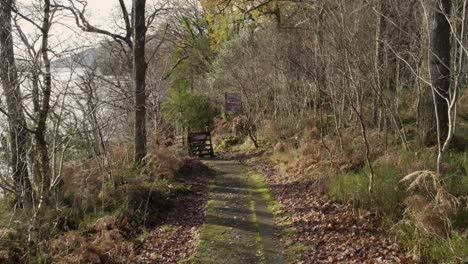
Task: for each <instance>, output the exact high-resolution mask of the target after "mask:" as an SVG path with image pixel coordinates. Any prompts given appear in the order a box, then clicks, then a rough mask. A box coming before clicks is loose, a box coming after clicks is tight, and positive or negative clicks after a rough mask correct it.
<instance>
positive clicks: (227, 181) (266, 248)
mask: <svg viewBox="0 0 468 264" xmlns="http://www.w3.org/2000/svg"><path fill="white" fill-rule="evenodd" d="M207 164H209V165H211V166H212V167H214V169H216V170H217V171H218V174H217V177H216V180H215V182H214V183H213V184H212V186H211V188H210V189H211V191H210V193H211V194H210V201H209V202H208V205H207V209H206V219H205V224H204V225H203V226H202V228H201V231H200V241H199V244H198V246H197V249H196V252H195V254H194V255H193V257H192V258H191V260H190V261H191V262H192V263H228V264H229V263H283V262H282V258H281V257H279V255H281V252H280V251H279V250H277V249H275V248H273V247H272V246H271V245H270V244H271V240H272V237H270V236H269V232H265V230H267V231H268V228H274V227H273V226H271V224H272V223H273V220H272V216H271V215H270V214H266V213H265V212H264V210H266V206H265V205H266V204H269V203H270V202H271V196H269V194H268V189H267V188H266V187H265V186H264V185H259V184H257V183H258V182H257V179H256V177H255V175H253V174H251V173H249V172H248V171H247V169H246V168H245V167H244V166H242V165H240V164H239V163H237V162H235V161H219V160H218V161H208V162H207ZM260 194H261V196H259V195H260ZM259 197H261V200H262V201H259V199H258V198H259ZM266 197H268V200H270V201H267V199H265V198H266ZM269 220H271V221H269ZM275 242H277V241H275ZM274 254H277V255H275V256H274V258H273V257H272V256H273V255H274ZM272 259H275V260H274V261H273V262H272Z"/></svg>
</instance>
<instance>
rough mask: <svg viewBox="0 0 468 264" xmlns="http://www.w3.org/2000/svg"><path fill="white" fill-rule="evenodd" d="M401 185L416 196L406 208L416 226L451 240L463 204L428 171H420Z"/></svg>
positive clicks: (404, 180)
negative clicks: (455, 220) (453, 226)
mask: <svg viewBox="0 0 468 264" xmlns="http://www.w3.org/2000/svg"><path fill="white" fill-rule="evenodd" d="M400 182H402V183H406V184H408V191H409V192H411V193H413V195H412V196H409V197H408V198H407V199H406V200H405V205H406V207H407V209H406V215H407V216H408V217H409V218H410V219H411V220H412V221H413V223H414V225H415V226H416V227H417V228H418V229H419V230H420V231H422V232H424V233H426V234H428V235H436V236H438V237H440V238H448V237H449V236H450V234H451V232H452V230H451V226H452V225H451V223H452V219H453V217H454V216H455V215H456V214H457V212H458V208H459V205H460V201H459V200H458V199H457V198H456V197H454V196H453V195H451V194H450V193H448V192H447V190H445V188H444V187H442V185H441V183H440V179H439V177H438V176H437V174H436V173H435V172H433V171H428V170H424V171H416V172H413V173H410V174H408V175H407V176H405V177H404V178H403V179H402V180H401V181H400Z"/></svg>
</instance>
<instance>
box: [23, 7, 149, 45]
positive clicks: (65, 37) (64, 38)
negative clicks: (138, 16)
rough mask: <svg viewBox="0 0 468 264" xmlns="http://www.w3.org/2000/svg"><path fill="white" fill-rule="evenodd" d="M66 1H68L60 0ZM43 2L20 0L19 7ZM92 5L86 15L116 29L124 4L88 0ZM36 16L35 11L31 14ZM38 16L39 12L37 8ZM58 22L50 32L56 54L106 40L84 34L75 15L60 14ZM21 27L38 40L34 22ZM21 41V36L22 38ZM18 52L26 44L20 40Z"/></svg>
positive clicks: (108, 27)
mask: <svg viewBox="0 0 468 264" xmlns="http://www.w3.org/2000/svg"><path fill="white" fill-rule="evenodd" d="M57 1H60V2H62V3H63V4H66V3H67V2H68V0H57ZM157 1H158V0H147V6H148V5H152V4H155V3H156V2H157ZM39 2H42V0H17V3H18V6H19V7H20V9H21V10H27V9H28V8H29V9H30V8H31V7H32V6H33V5H34V3H36V5H37V3H39ZM87 2H88V6H87V8H86V10H87V11H86V17H87V19H88V20H89V21H90V23H91V24H92V25H94V26H97V27H100V28H102V29H106V30H109V31H111V32H115V31H116V30H117V28H116V24H117V23H116V21H121V16H118V14H120V13H119V11H120V6H119V2H118V0H87ZM125 2H126V4H127V9H128V10H129V12H130V10H131V8H130V7H131V0H125ZM30 15H33V14H30ZM36 15H38V14H37V11H36ZM56 20H57V21H56V23H55V24H54V25H53V26H52V29H51V32H50V42H51V43H50V45H51V47H52V49H53V50H54V51H55V53H56V54H57V53H62V52H63V51H67V50H73V49H75V48H77V47H80V46H85V47H86V46H93V45H95V44H97V43H98V42H99V41H101V40H102V39H103V37H102V36H101V35H97V34H93V33H84V32H82V31H81V30H80V29H78V28H77V26H76V25H75V20H74V19H73V18H72V17H71V16H68V17H66V16H64V15H60V16H58V17H57V19H56ZM19 24H20V27H21V28H22V30H23V31H24V32H26V33H27V34H28V35H29V37H30V39H34V38H35V36H36V35H38V33H39V32H38V30H37V29H36V28H35V27H34V26H33V25H31V23H29V22H27V21H25V20H23V21H21V22H20V23H19ZM18 40H19V39H18ZM16 43H18V44H17V52H16V53H21V50H22V49H24V46H22V45H21V44H20V41H16Z"/></svg>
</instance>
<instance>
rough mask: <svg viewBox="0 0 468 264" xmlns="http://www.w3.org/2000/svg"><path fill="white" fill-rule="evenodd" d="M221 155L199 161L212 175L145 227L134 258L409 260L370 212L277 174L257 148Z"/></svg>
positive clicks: (162, 260) (310, 184)
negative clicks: (158, 223) (150, 228)
mask: <svg viewBox="0 0 468 264" xmlns="http://www.w3.org/2000/svg"><path fill="white" fill-rule="evenodd" d="M224 156H225V158H224V159H212V160H205V161H204V163H205V164H206V165H208V166H209V167H210V168H211V169H213V170H214V171H215V177H214V179H213V180H209V178H208V179H206V178H205V180H203V181H202V182H199V183H197V184H194V185H193V186H194V187H193V188H194V193H193V195H191V196H189V197H186V198H184V200H183V201H180V202H179V203H178V204H179V207H180V208H176V209H175V210H174V212H173V213H172V214H171V215H172V216H173V217H168V220H167V223H166V224H163V225H161V226H159V227H158V228H156V229H155V230H153V231H151V232H150V233H149V234H147V237H146V238H145V239H144V240H143V241H142V243H141V246H140V247H139V250H137V255H138V257H137V259H138V262H139V263H233V264H234V263H269V264H270V263H271V264H275V263H279V264H282V263H415V261H413V260H412V258H411V256H409V255H408V254H406V253H405V252H406V251H405V250H404V249H403V248H402V247H401V246H400V245H399V244H398V243H397V242H396V240H395V239H393V238H392V237H391V236H389V234H388V231H386V230H384V229H383V228H382V224H381V222H380V220H379V218H378V217H376V216H375V215H374V214H372V213H371V212H360V211H355V210H353V209H352V207H351V206H350V205H344V204H339V203H334V202H331V201H329V200H328V199H327V198H326V197H325V196H324V195H323V194H321V193H320V192H319V191H317V190H318V188H317V186H316V183H315V182H313V181H309V182H304V181H299V180H297V179H296V180H295V179H293V178H288V177H284V175H281V174H280V173H279V172H278V170H277V169H276V167H275V164H274V163H272V162H270V161H269V160H268V159H266V158H265V157H264V156H262V154H261V153H254V154H253V155H246V154H232V153H231V154H227V155H226V154H225V155H224ZM254 171H258V172H259V173H256V172H254Z"/></svg>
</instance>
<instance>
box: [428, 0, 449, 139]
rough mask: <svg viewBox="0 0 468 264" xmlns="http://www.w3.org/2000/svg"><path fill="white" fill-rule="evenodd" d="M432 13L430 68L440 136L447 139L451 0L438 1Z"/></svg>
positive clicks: (437, 127)
mask: <svg viewBox="0 0 468 264" xmlns="http://www.w3.org/2000/svg"><path fill="white" fill-rule="evenodd" d="M436 5H437V6H435V9H434V11H433V13H432V23H433V25H432V28H431V33H430V40H431V42H430V43H431V44H430V49H429V64H430V65H429V67H430V73H431V83H432V89H433V96H434V105H435V115H436V120H435V122H437V125H436V126H434V127H435V128H436V129H437V133H438V136H439V137H440V138H445V137H446V136H447V133H448V102H447V101H446V100H449V90H450V79H451V78H450V72H451V71H450V63H451V58H450V51H451V40H450V36H451V29H450V21H449V19H450V13H451V9H452V1H451V0H438V1H436Z"/></svg>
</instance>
